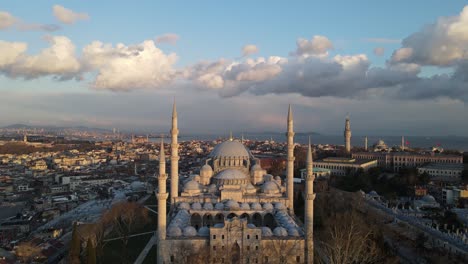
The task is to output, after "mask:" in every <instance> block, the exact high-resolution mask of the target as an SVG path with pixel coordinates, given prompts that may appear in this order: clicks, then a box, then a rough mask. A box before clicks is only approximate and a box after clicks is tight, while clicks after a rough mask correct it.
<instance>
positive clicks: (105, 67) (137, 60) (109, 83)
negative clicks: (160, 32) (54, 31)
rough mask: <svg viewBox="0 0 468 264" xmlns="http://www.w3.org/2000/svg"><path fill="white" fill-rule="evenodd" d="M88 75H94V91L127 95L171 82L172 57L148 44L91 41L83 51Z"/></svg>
mask: <svg viewBox="0 0 468 264" xmlns="http://www.w3.org/2000/svg"><path fill="white" fill-rule="evenodd" d="M83 61H84V63H85V64H86V67H87V69H86V70H88V71H93V70H94V71H97V76H96V79H95V80H94V81H93V83H92V87H93V88H95V89H109V90H114V91H129V90H132V89H138V88H145V89H151V88H160V87H162V86H164V85H166V84H168V83H170V82H171V81H172V80H173V79H174V78H175V70H174V68H173V66H174V64H175V63H176V61H177V55H176V54H174V53H171V54H165V53H164V52H163V51H161V50H160V49H158V48H157V47H156V46H155V44H154V42H153V41H152V40H146V41H144V42H142V43H141V44H137V45H132V46H126V45H124V44H117V45H116V46H115V47H113V46H112V45H111V44H104V43H102V42H99V41H94V42H92V43H91V44H89V45H87V46H86V47H84V49H83Z"/></svg>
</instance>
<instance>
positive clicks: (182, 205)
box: [179, 203, 190, 210]
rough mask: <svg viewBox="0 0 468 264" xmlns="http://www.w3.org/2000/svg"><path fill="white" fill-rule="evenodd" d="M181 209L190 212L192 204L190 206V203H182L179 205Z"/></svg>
mask: <svg viewBox="0 0 468 264" xmlns="http://www.w3.org/2000/svg"><path fill="white" fill-rule="evenodd" d="M179 209H183V210H190V204H188V203H180V204H179Z"/></svg>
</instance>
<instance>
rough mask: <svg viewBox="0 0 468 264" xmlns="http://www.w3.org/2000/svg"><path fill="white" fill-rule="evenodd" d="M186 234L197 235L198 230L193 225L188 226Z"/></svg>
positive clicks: (188, 235) (185, 229)
mask: <svg viewBox="0 0 468 264" xmlns="http://www.w3.org/2000/svg"><path fill="white" fill-rule="evenodd" d="M183 234H184V236H186V237H193V236H196V235H197V230H196V229H195V227H193V226H186V227H185V228H184V231H183Z"/></svg>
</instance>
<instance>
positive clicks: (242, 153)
mask: <svg viewBox="0 0 468 264" xmlns="http://www.w3.org/2000/svg"><path fill="white" fill-rule="evenodd" d="M210 157H212V158H215V157H245V158H249V151H248V150H247V149H246V148H245V146H244V145H243V144H242V143H240V142H238V141H225V142H223V143H221V144H219V145H217V146H216V147H215V148H214V149H213V151H212V152H211V153H210Z"/></svg>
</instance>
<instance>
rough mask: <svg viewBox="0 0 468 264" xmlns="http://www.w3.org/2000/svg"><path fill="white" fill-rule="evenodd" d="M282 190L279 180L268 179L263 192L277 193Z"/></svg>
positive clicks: (263, 185)
mask: <svg viewBox="0 0 468 264" xmlns="http://www.w3.org/2000/svg"><path fill="white" fill-rule="evenodd" d="M280 190H281V189H280V186H278V183H277V182H274V181H267V182H265V183H264V184H262V192H263V193H270V194H276V193H280Z"/></svg>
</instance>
